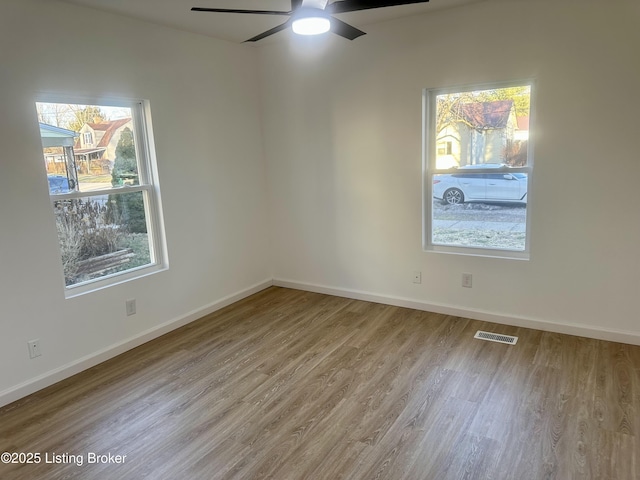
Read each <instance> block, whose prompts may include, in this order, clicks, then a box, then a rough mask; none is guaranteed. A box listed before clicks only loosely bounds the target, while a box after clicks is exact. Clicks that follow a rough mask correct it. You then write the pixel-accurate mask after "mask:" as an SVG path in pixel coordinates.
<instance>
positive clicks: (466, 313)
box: [273, 279, 640, 345]
mask: <svg viewBox="0 0 640 480" xmlns="http://www.w3.org/2000/svg"><path fill="white" fill-rule="evenodd" d="M273 285H275V286H278V287H285V288H294V289H296V290H305V291H309V292H315V293H324V294H327V295H335V296H337V297H346V298H352V299H354V300H365V301H367V302H374V303H383V304H386V305H394V306H397V307H406V308H413V309H414V310H424V311H427V312H434V313H442V314H445V315H454V316H457V317H464V318H471V319H474V320H482V321H485V322H493V323H499V324H502V325H511V326H514V327H524V328H532V329H535V330H543V331H546V332H555V333H565V334H567V335H576V336H579V337H587V338H594V339H596V340H608V341H610V342H620V343H628V344H630V345H640V334H638V333H637V332H625V331H620V330H611V329H606V328H595V327H593V326H590V325H584V324H579V323H570V322H562V323H559V322H550V321H546V320H536V319H531V318H526V317H520V316H511V315H503V314H496V313H491V312H487V311H484V310H475V309H469V308H460V307H454V306H451V305H442V304H437V303H427V302H423V301H421V300H413V299H409V298H402V297H394V296H390V295H380V294H375V293H370V292H363V291H360V290H350V289H345V288H336V287H328V286H324V285H315V284H310V283H304V282H296V281H292V280H285V279H274V280H273Z"/></svg>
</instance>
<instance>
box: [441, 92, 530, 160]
mask: <svg viewBox="0 0 640 480" xmlns="http://www.w3.org/2000/svg"><path fill="white" fill-rule="evenodd" d="M528 128H529V127H528V117H526V121H525V120H524V117H522V119H520V118H517V117H516V114H515V109H514V105H513V101H512V100H496V101H489V102H474V103H465V104H462V105H460V110H459V115H458V116H457V118H456V119H455V120H454V121H451V122H449V123H447V124H446V125H445V126H444V128H443V129H442V130H441V131H440V132H439V134H438V138H437V141H436V149H437V150H436V166H437V168H452V167H462V166H465V165H475V164H481V163H507V164H510V165H518V164H524V163H526V148H522V146H523V142H526V140H527V139H528ZM525 129H526V132H525ZM523 154H524V155H525V158H524V162H523V159H522V158H521V157H522V155H523Z"/></svg>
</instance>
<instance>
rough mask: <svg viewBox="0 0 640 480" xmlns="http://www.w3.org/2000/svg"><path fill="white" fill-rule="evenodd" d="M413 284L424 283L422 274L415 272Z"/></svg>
mask: <svg viewBox="0 0 640 480" xmlns="http://www.w3.org/2000/svg"><path fill="white" fill-rule="evenodd" d="M413 283H422V272H418V271H417V270H416V271H415V272H413Z"/></svg>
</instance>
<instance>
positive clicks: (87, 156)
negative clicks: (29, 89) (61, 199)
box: [36, 102, 140, 195]
mask: <svg viewBox="0 0 640 480" xmlns="http://www.w3.org/2000/svg"><path fill="white" fill-rule="evenodd" d="M36 108H37V111H38V119H39V121H40V132H41V136H42V146H43V154H44V161H45V166H46V169H47V175H48V176H49V185H50V188H49V191H50V193H51V194H52V195H55V194H60V193H69V192H93V191H96V190H103V189H108V188H113V187H119V186H124V185H138V184H139V183H140V181H139V178H138V159H137V155H136V146H135V129H134V123H133V114H132V111H131V108H128V107H108V106H100V105H80V104H62V103H43V102H38V103H36ZM60 182H61V183H62V184H63V185H62V186H60V187H57V186H56V185H52V183H53V184H55V183H60Z"/></svg>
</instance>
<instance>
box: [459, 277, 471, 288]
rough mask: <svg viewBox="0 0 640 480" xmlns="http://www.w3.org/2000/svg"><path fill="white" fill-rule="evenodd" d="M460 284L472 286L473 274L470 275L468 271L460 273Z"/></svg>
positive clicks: (467, 286)
mask: <svg viewBox="0 0 640 480" xmlns="http://www.w3.org/2000/svg"><path fill="white" fill-rule="evenodd" d="M462 286H463V287H465V288H472V287H473V275H471V274H470V273H463V274H462Z"/></svg>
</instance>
